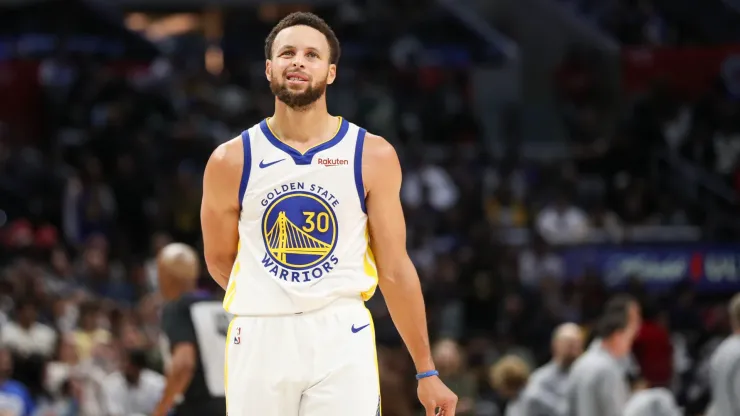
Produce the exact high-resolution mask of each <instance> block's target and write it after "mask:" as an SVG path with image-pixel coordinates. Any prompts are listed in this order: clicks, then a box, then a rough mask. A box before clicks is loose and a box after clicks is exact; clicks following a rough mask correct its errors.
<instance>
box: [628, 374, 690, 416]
mask: <svg viewBox="0 0 740 416" xmlns="http://www.w3.org/2000/svg"><path fill="white" fill-rule="evenodd" d="M631 384H632V396H631V397H630V399H629V401H628V402H627V406H626V407H625V408H624V416H682V415H683V412H681V409H679V408H678V405H677V404H676V400H675V399H674V398H673V393H671V391H670V390H668V389H666V388H663V387H657V388H649V386H650V384H649V383H648V382H646V381H645V380H643V379H635V380H633V381H632V383H631Z"/></svg>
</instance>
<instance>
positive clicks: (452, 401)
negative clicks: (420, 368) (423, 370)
mask: <svg viewBox="0 0 740 416" xmlns="http://www.w3.org/2000/svg"><path fill="white" fill-rule="evenodd" d="M416 393H417V394H418V395H419V401H420V402H421V404H422V405H424V409H426V416H435V415H436V416H455V407H456V406H457V396H456V395H455V393H453V392H452V390H450V389H449V388H447V386H445V383H443V382H442V380H440V379H439V377H436V376H435V377H427V378H423V379H421V380H419V387H418V388H417V389H416ZM437 408H439V412H437V413H435V410H437Z"/></svg>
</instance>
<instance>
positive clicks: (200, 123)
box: [0, 0, 740, 416]
mask: <svg viewBox="0 0 740 416" xmlns="http://www.w3.org/2000/svg"><path fill="white" fill-rule="evenodd" d="M207 3H208V5H206V2H205V1H202V0H106V1H103V0H99V1H87V0H64V1H63V0H0V94H2V95H1V98H2V99H0V261H1V262H0V267H1V269H0V270H1V272H0V311H1V312H0V318H1V319H0V321H1V322H0V342H2V343H3V344H4V345H6V346H8V347H10V348H11V350H12V352H13V358H14V364H15V366H14V368H15V370H14V372H13V376H12V377H13V378H15V379H16V380H18V381H20V382H22V383H24V384H25V386H26V387H27V388H28V389H29V390H30V392H31V394H32V396H33V400H35V401H36V402H37V404H38V408H43V407H44V406H46V410H47V411H49V412H52V413H43V414H44V415H60V416H61V415H66V414H70V413H65V412H66V411H69V408H70V407H69V406H71V404H72V403H86V404H85V406H92V407H86V408H92V409H95V406H100V407H99V413H94V414H96V415H104V414H106V412H107V410H104V409H105V401H106V400H113V399H110V398H107V399H106V398H101V391H102V390H101V389H102V388H101V386H100V384H101V383H102V384H104V383H105V379H106V378H105V377H106V375H110V374H111V373H115V372H116V371H119V369H120V368H121V367H122V364H121V363H124V362H127V361H126V360H122V359H121V358H122V357H123V356H125V351H127V350H132V349H136V350H141V349H143V350H145V351H146V353H147V359H146V363H147V366H149V367H150V368H151V369H152V370H154V371H161V357H160V355H159V352H158V351H159V350H158V349H157V345H156V340H157V338H158V310H159V306H160V304H161V301H160V299H159V298H158V296H157V294H156V271H155V270H154V265H153V260H152V258H153V255H154V254H155V253H156V251H157V249H158V248H159V247H162V245H163V244H165V243H166V242H167V241H171V240H173V239H174V240H179V241H184V242H187V243H190V244H193V245H195V246H196V247H200V246H201V237H200V224H199V205H200V192H201V178H202V171H203V168H204V164H205V161H206V160H207V158H208V156H209V155H210V153H211V151H212V150H213V149H214V148H215V146H217V145H218V144H220V143H222V142H224V141H226V140H228V139H230V138H232V137H234V136H235V135H237V134H238V133H239V132H240V131H241V130H242V129H244V128H246V127H248V126H251V125H252V124H254V123H256V122H257V121H258V120H259V119H260V118H262V117H264V116H266V115H268V114H270V113H271V111H272V104H273V96H272V95H271V94H270V92H269V89H268V88H267V83H266V82H265V80H264V75H263V71H264V56H263V42H264V38H265V36H266V34H267V33H268V31H269V28H270V27H271V26H272V25H273V24H274V23H275V22H276V21H277V20H279V18H281V17H282V16H284V15H285V14H287V13H289V12H291V11H295V10H311V11H314V12H316V13H318V14H320V15H321V16H323V17H324V18H325V19H326V20H327V21H328V22H329V23H330V24H332V25H333V27H334V29H335V31H336V32H337V34H338V36H339V38H340V40H341V41H342V46H343V50H344V54H343V57H342V61H341V62H340V66H339V71H338V74H339V77H338V82H337V83H336V84H335V85H333V86H332V87H330V91H329V106H330V111H332V112H334V113H335V114H339V115H342V116H345V117H346V118H348V119H349V120H352V121H353V122H356V123H358V124H360V125H363V126H365V127H367V129H368V130H370V131H372V132H374V133H376V134H379V135H382V136H384V137H385V138H387V139H388V140H389V141H391V142H392V143H393V144H394V145H395V146H396V148H397V149H398V151H399V153H400V155H401V157H402V163H403V167H404V173H405V174H404V187H403V191H402V198H403V203H404V208H405V212H406V216H407V220H408V231H409V243H408V244H409V247H408V248H409V250H410V253H411V255H412V258H413V260H414V262H415V264H416V266H417V268H418V270H419V274H420V277H421V280H422V285H423V288H424V292H425V296H426V300H427V305H428V313H429V321H430V331H431V335H432V337H433V339H434V340H441V339H451V340H454V341H455V342H454V343H452V344H449V343H447V344H444V345H445V347H444V348H440V349H437V350H436V352H437V365H438V366H439V369H440V371H441V372H442V377H443V379H444V380H445V381H446V382H448V384H449V385H450V386H451V387H452V388H453V390H454V391H455V392H456V393H457V394H458V395H459V396H460V398H461V406H460V408H461V409H460V410H462V412H460V413H459V414H461V415H477V416H494V415H499V414H500V409H503V406H504V405H505V403H504V400H503V398H501V397H499V396H498V395H497V394H496V393H495V392H494V391H493V389H492V388H491V387H490V382H489V376H488V371H489V370H488V369H489V368H490V366H491V365H492V364H494V363H495V362H496V361H497V359H498V358H499V357H501V356H502V355H504V354H507V353H515V354H519V355H520V356H522V357H523V358H525V359H526V360H528V362H530V363H531V364H532V365H533V366H536V365H539V364H541V363H543V362H545V361H546V360H547V359H548V354H549V348H548V344H549V337H550V334H551V330H552V328H553V327H554V326H555V325H557V324H558V323H560V322H563V321H574V322H577V323H579V324H581V325H582V326H583V327H584V329H585V330H586V331H589V330H590V329H591V326H592V323H593V321H594V318H595V317H596V316H597V315H598V314H599V313H600V307H601V305H603V304H604V302H605V299H606V298H608V297H609V296H610V295H611V294H614V293H616V292H619V291H628V292H630V293H632V294H633V295H635V296H637V297H638V298H639V299H640V301H641V302H642V304H643V309H644V310H645V313H646V322H645V324H644V325H645V326H644V328H643V330H642V331H641V335H640V336H641V337H646V338H644V339H640V338H638V345H640V346H641V348H640V349H639V350H638V349H636V350H635V358H636V361H637V362H638V364H641V368H640V372H641V374H643V375H644V376H645V377H646V378H650V377H657V378H660V379H661V380H662V381H663V382H667V383H668V384H670V386H671V388H672V390H673V391H674V393H675V395H676V398H677V400H678V401H679V403H680V404H681V405H682V406H684V408H685V409H686V414H687V415H693V414H699V413H700V412H703V411H704V407H705V405H706V402H707V400H708V398H709V392H708V385H707V357H708V355H709V354H710V353H711V352H712V350H713V348H714V347H715V346H716V344H717V343H718V341H719V340H721V339H722V338H723V337H724V336H726V335H727V334H728V332H729V326H728V319H727V316H726V312H725V309H724V308H725V304H726V301H727V299H728V298H729V296H730V295H732V294H733V293H735V292H737V291H738V289H740V244H739V243H738V234H739V233H740V215H738V208H739V202H738V201H739V200H740V2H738V1H737V0H704V1H702V2H701V7H698V6H697V5H696V4H697V3H696V2H692V1H689V0H639V1H637V0H602V1H595V0H464V1H463V0H458V1H452V0H449V1H443V0H440V1H433V0H415V1H411V0H403V1H402V0H341V1H339V0H334V1H332V0H322V1H319V0H316V1H313V2H311V1H298V0H295V1H273V2H262V1H256V0H213V1H209V2H207ZM202 286H203V287H204V288H208V289H210V290H213V291H214V293H217V294H219V295H220V293H218V291H219V290H220V289H218V288H217V287H216V285H215V284H214V283H212V282H211V281H210V279H209V278H208V276H207V273H206V271H205V269H204V270H203V277H202ZM369 306H370V308H371V309H372V311H373V313H374V315H375V318H376V322H377V324H376V326H377V336H378V342H379V345H380V349H379V355H380V365H381V378H382V389H383V397H384V400H383V410H384V415H386V416H406V415H416V414H419V413H418V412H419V411H418V408H417V405H416V400H415V382H414V379H413V366H411V365H410V360H409V358H408V355H407V352H406V350H405V349H404V348H403V346H402V345H401V341H400V339H399V337H398V334H397V333H396V331H395V329H394V328H393V326H392V323H391V322H390V319H389V317H388V314H387V311H386V310H385V307H384V304H383V300H382V296H381V294H380V293H378V295H376V296H375V297H374V298H373V300H372V301H371V302H370V305H369ZM34 319H37V320H38V324H34V325H35V326H32V328H34V329H33V331H31V332H28V331H25V330H23V329H22V327H21V326H20V325H19V323H24V322H25V323H26V324H30V323H31V322H33V320H34ZM55 333H56V334H58V335H59V336H58V337H55ZM55 339H58V340H60V341H61V342H57V341H55ZM646 339H650V340H651V341H650V342H644V341H645V340H646ZM656 340H657V341H656ZM450 346H452V347H450ZM456 346H459V348H455V347H456ZM75 351H76V352H77V354H74V352H75ZM75 355H77V356H79V359H80V361H79V362H78V361H75ZM0 361H1V362H2V363H3V364H2V365H0V373H2V377H3V378H7V377H8V375H7V370H8V368H7V366H6V365H5V364H7V363H5V362H4V361H3V360H0ZM128 362H129V364H130V360H128ZM83 364H85V365H87V367H84V366H83ZM82 367H84V371H83V370H80V371H83V372H86V373H85V374H88V375H90V374H93V375H97V376H96V377H97V378H96V377H93V376H90V377H86V378H85V377H82V378H74V377H69V378H68V374H70V370H69V369H70V368H78V369H79V368H82ZM80 380H83V381H80ZM95 380H98V381H95ZM100 380H102V381H100ZM66 381H69V382H66ZM96 383H97V384H96ZM40 414H41V413H40Z"/></svg>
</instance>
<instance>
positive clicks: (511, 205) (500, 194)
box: [485, 182, 527, 227]
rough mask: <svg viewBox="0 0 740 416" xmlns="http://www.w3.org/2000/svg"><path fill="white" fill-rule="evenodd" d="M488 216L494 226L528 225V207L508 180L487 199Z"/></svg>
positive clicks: (489, 221)
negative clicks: (512, 189)
mask: <svg viewBox="0 0 740 416" xmlns="http://www.w3.org/2000/svg"><path fill="white" fill-rule="evenodd" d="M485 210H486V218H487V219H488V223H489V224H491V225H492V226H494V227H524V226H526V225H527V209H526V207H525V205H524V204H523V201H520V200H518V199H516V198H515V196H514V193H513V192H512V191H511V188H510V186H509V183H508V182H504V183H502V184H501V186H499V188H498V189H497V190H496V191H495V192H494V194H493V196H492V197H490V198H488V199H486V201H485Z"/></svg>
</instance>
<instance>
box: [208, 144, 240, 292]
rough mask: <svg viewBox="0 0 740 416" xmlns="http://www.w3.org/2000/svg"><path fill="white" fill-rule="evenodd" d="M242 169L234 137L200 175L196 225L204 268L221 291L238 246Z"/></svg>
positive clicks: (213, 157) (220, 147) (211, 159)
mask: <svg viewBox="0 0 740 416" xmlns="http://www.w3.org/2000/svg"><path fill="white" fill-rule="evenodd" d="M243 167H244V147H243V145H242V142H241V138H238V137H237V138H236V139H233V140H230V141H228V142H226V143H224V144H222V145H220V146H219V147H218V148H216V150H215V151H214V152H213V154H212V155H211V157H210V159H209V160H208V164H207V165H206V170H205V173H204V174H203V201H202V202H201V206H200V223H201V227H202V229H203V248H204V251H205V259H206V266H207V267H208V272H209V273H210V275H211V277H213V280H215V281H216V282H217V283H218V284H219V285H220V286H221V287H222V288H223V289H224V290H226V286H227V285H228V284H229V275H230V274H231V268H232V267H233V265H234V260H235V259H236V252H237V244H238V242H239V232H238V223H239V181H240V178H241V176H242V168H243Z"/></svg>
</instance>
